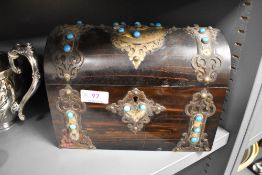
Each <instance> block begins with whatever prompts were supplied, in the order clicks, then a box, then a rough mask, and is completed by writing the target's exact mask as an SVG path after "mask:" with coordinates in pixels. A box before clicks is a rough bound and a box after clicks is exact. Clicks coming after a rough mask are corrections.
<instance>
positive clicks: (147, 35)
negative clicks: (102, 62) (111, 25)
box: [112, 25, 168, 69]
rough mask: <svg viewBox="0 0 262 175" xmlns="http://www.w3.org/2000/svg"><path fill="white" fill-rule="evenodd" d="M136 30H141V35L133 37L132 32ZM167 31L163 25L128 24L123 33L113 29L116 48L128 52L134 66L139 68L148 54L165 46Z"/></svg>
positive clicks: (113, 41)
mask: <svg viewBox="0 0 262 175" xmlns="http://www.w3.org/2000/svg"><path fill="white" fill-rule="evenodd" d="M134 31H138V32H140V33H141V36H140V37H137V38H135V37H133V36H132V32H134ZM167 33H168V30H167V29H165V28H163V27H149V26H144V25H142V26H140V27H134V26H127V27H125V31H124V32H122V33H119V32H117V30H114V31H113V33H112V43H113V45H114V46H115V47H116V48H118V49H120V50H121V51H122V52H125V53H127V55H128V57H129V60H130V61H131V62H132V63H133V65H134V68H135V69H138V67H139V65H140V64H141V62H142V61H143V60H144V58H145V57H146V55H147V54H149V53H151V52H153V51H155V50H157V49H159V48H161V47H162V46H163V44H164V41H165V36H166V34H167Z"/></svg>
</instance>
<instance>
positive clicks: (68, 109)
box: [56, 85, 95, 149]
mask: <svg viewBox="0 0 262 175" xmlns="http://www.w3.org/2000/svg"><path fill="white" fill-rule="evenodd" d="M56 109H57V110H58V111H59V112H61V113H62V114H63V115H64V121H65V125H66V128H67V130H65V131H63V133H62V138H61V141H60V147H68V146H69V145H70V144H78V145H80V147H84V148H88V149H94V148H95V146H94V145H93V143H92V141H91V139H90V138H89V137H88V135H87V133H86V131H85V130H82V124H81V114H82V113H83V112H85V111H86V105H85V103H83V102H81V99H80V94H79V92H78V91H77V90H74V89H73V88H72V87H71V86H70V85H66V87H65V88H64V89H61V90H60V91H59V97H58V98H57V101H56Z"/></svg>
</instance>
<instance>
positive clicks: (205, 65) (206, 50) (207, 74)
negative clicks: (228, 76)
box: [185, 25, 222, 84]
mask: <svg viewBox="0 0 262 175" xmlns="http://www.w3.org/2000/svg"><path fill="white" fill-rule="evenodd" d="M185 30H186V32H187V33H188V34H190V35H191V36H192V37H193V38H195V39H196V43H197V55H195V56H194V57H193V58H192V63H191V65H192V67H193V68H194V70H195V72H196V76H197V80H198V81H199V82H204V83H205V84H208V83H211V82H214V81H215V80H216V78H217V72H218V70H219V68H220V67H221V64H222V60H221V58H222V57H221V56H220V55H218V54H217V53H216V50H215V49H214V44H215V42H216V37H217V34H218V32H219V31H218V29H214V28H212V27H199V26H198V25H195V26H194V27H187V28H185Z"/></svg>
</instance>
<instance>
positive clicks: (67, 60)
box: [54, 25, 92, 82]
mask: <svg viewBox="0 0 262 175" xmlns="http://www.w3.org/2000/svg"><path fill="white" fill-rule="evenodd" d="M91 27H92V26H89V25H64V26H62V27H61V32H60V33H59V36H60V37H62V38H63V39H62V43H61V50H62V51H61V50H58V51H57V52H56V53H55V56H54V62H55V67H56V72H57V76H58V77H59V78H61V79H64V80H66V81H67V82H68V81H70V80H72V79H74V78H76V76H77V73H78V71H79V69H80V68H81V66H82V64H83V62H84V57H83V54H82V53H81V52H80V51H79V50H78V40H79V39H80V36H81V34H82V33H84V32H86V31H88V30H90V28H91ZM68 34H71V38H67V35H68ZM65 46H68V50H66V51H64V50H63V47H65Z"/></svg>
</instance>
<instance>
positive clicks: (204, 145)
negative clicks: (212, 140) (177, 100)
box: [173, 89, 216, 151]
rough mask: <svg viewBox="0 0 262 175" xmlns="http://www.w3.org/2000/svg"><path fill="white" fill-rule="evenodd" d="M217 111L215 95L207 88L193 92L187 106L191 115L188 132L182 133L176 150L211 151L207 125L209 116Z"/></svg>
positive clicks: (186, 110)
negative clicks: (206, 130) (206, 131)
mask: <svg viewBox="0 0 262 175" xmlns="http://www.w3.org/2000/svg"><path fill="white" fill-rule="evenodd" d="M215 112H216V106H215V104H214V101H213V96H212V94H211V93H210V92H208V91H207V89H203V90H202V91H201V92H196V93H194V94H193V97H192V100H191V101H190V102H189V104H187V105H186V107H185V113H186V115H187V116H189V117H190V122H189V127H188V132H187V133H183V134H182V138H181V140H180V141H179V142H178V144H177V146H176V147H175V148H174V149H173V150H174V151H209V150H210V148H209V143H208V139H207V133H205V125H206V121H207V118H208V117H211V116H213V115H214V114H215Z"/></svg>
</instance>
